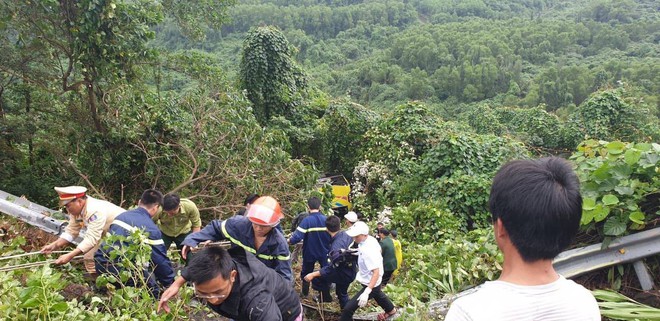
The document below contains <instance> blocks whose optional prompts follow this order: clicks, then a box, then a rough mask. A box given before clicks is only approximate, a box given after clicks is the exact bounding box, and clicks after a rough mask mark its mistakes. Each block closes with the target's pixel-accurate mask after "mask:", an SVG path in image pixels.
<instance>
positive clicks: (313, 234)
mask: <svg viewBox="0 0 660 321" xmlns="http://www.w3.org/2000/svg"><path fill="white" fill-rule="evenodd" d="M303 239H304V242H303V255H302V257H303V262H315V261H319V262H325V260H327V256H328V251H329V250H330V234H328V230H327V229H326V228H325V215H323V213H321V212H314V213H310V214H309V216H307V217H305V219H303V220H302V222H300V225H298V228H296V231H295V232H293V235H292V236H291V238H290V239H289V243H291V244H296V243H298V242H300V241H301V240H303Z"/></svg>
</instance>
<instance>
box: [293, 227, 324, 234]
mask: <svg viewBox="0 0 660 321" xmlns="http://www.w3.org/2000/svg"><path fill="white" fill-rule="evenodd" d="M296 230H298V231H300V232H301V233H303V234H304V233H307V232H326V231H327V230H328V229H327V228H325V227H310V228H308V229H304V228H302V227H300V226H298V228H296Z"/></svg>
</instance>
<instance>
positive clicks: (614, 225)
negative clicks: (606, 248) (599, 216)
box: [603, 216, 627, 236]
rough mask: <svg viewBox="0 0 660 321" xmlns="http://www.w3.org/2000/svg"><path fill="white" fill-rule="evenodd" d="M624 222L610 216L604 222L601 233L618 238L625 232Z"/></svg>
mask: <svg viewBox="0 0 660 321" xmlns="http://www.w3.org/2000/svg"><path fill="white" fill-rule="evenodd" d="M626 227H627V225H626V221H624V220H622V219H621V218H619V217H617V216H612V217H610V218H608V219H607V221H605V226H603V232H604V233H605V234H606V235H611V236H619V235H622V234H623V233H624V232H625V231H626Z"/></svg>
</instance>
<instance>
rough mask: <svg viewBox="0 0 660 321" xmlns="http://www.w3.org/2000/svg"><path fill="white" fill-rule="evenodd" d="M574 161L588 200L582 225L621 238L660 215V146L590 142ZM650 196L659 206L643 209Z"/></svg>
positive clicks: (586, 200) (583, 144)
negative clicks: (659, 201) (659, 195)
mask: <svg viewBox="0 0 660 321" xmlns="http://www.w3.org/2000/svg"><path fill="white" fill-rule="evenodd" d="M571 160H573V162H574V163H575V164H576V165H577V170H576V171H577V173H578V176H579V177H580V181H581V189H582V196H583V198H584V199H583V205H582V220H581V224H582V225H586V226H589V227H597V228H598V229H599V230H600V231H601V232H602V233H603V234H604V235H606V236H621V235H624V234H627V233H628V232H629V231H630V230H639V229H642V228H644V227H645V224H646V223H647V222H649V221H651V220H654V219H657V218H658V215H660V210H659V209H660V205H659V204H657V193H658V191H659V190H660V175H659V173H660V166H658V164H660V145H658V144H655V143H653V144H647V143H622V142H619V141H613V142H606V141H596V140H587V141H585V142H583V143H581V144H580V146H579V147H578V149H577V151H576V152H575V153H574V154H573V155H572V156H571ZM653 195H655V196H656V197H655V198H652V197H653ZM649 197H651V200H654V202H655V203H656V204H654V205H653V204H646V205H645V208H642V204H643V203H645V202H647V198H649ZM602 222H604V224H603V223H602Z"/></svg>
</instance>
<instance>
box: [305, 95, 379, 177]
mask: <svg viewBox="0 0 660 321" xmlns="http://www.w3.org/2000/svg"><path fill="white" fill-rule="evenodd" d="M375 119H376V114H374V113H373V112H372V111H370V110H368V109H367V108H365V107H364V106H361V105H358V104H356V103H352V102H350V101H349V100H347V99H340V100H335V101H332V102H330V104H329V106H328V108H327V109H326V111H325V114H324V115H323V117H322V118H321V119H320V120H319V123H318V125H317V128H316V131H317V133H318V136H319V137H320V140H321V146H322V148H321V151H320V155H315V156H317V157H318V159H319V161H320V163H321V164H322V165H323V166H322V168H323V169H325V171H326V172H328V173H342V174H344V176H347V177H348V178H350V177H351V176H352V174H353V169H354V168H355V166H356V165H357V163H358V161H359V157H358V156H359V152H360V146H361V145H362V144H363V140H362V136H363V135H364V133H365V132H367V130H368V129H369V128H371V126H372V123H373V122H374V120H375Z"/></svg>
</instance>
